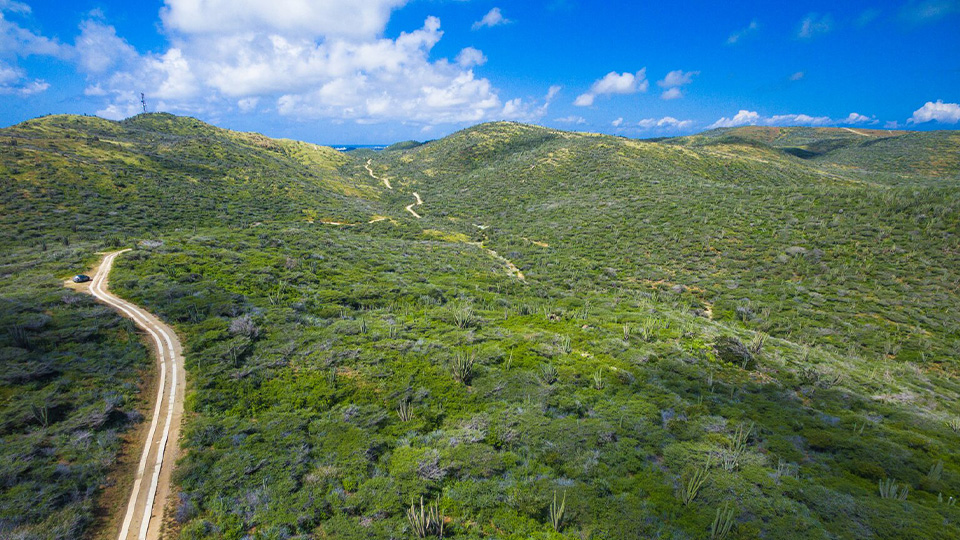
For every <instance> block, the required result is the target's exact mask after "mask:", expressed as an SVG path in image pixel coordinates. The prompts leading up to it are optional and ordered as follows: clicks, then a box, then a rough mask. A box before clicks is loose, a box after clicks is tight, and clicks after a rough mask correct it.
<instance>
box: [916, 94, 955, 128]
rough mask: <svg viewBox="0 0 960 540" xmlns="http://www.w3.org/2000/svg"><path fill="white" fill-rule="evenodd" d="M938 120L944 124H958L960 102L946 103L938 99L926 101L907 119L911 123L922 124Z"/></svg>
mask: <svg viewBox="0 0 960 540" xmlns="http://www.w3.org/2000/svg"><path fill="white" fill-rule="evenodd" d="M931 121H936V122H940V123H942V124H956V123H957V122H960V104H957V103H944V102H943V100H940V99H938V100H937V102H936V103H934V102H932V101H928V102H926V103H925V104H924V105H923V107H920V108H919V109H917V110H915V111H913V116H912V117H910V119H909V120H907V122H908V123H910V124H922V123H924V122H931Z"/></svg>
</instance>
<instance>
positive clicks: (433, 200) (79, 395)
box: [0, 114, 960, 540]
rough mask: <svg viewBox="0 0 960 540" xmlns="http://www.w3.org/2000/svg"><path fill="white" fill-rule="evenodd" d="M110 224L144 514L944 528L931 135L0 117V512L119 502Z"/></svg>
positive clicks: (195, 519)
mask: <svg viewBox="0 0 960 540" xmlns="http://www.w3.org/2000/svg"><path fill="white" fill-rule="evenodd" d="M128 249H129V251H124V252H123V253H122V254H119V255H116V256H115V258H113V257H114V256H113V255H111V256H109V257H110V261H111V262H112V268H111V270H110V273H109V278H110V279H109V292H110V293H111V294H112V295H115V296H116V297H117V298H118V299H122V300H117V302H116V303H117V304H122V305H124V306H127V307H128V309H133V308H134V306H137V308H136V309H140V310H143V312H144V313H147V312H148V313H150V314H153V315H155V316H156V317H157V324H162V325H163V326H164V327H167V326H169V328H171V329H172V330H173V331H175V333H176V336H178V337H179V342H180V343H181V344H182V349H183V356H182V366H181V367H182V369H183V375H185V377H186V381H185V383H186V386H185V389H184V393H183V399H182V401H181V400H177V401H176V403H182V406H183V416H182V423H180V422H177V425H178V427H179V430H180V432H179V435H176V432H174V438H175V441H174V443H175V444H173V443H172V444H173V448H175V449H176V450H177V456H176V457H178V458H179V459H178V460H177V461H176V463H175V466H174V465H173V464H172V461H173V459H172V458H170V459H169V460H167V458H164V459H162V460H160V459H153V460H151V462H157V463H163V464H164V467H162V470H163V471H164V474H169V479H170V484H169V488H170V489H169V494H168V496H164V495H162V493H163V490H161V491H159V492H158V493H161V495H160V496H159V497H158V502H157V505H158V506H157V508H158V509H160V510H162V519H158V520H157V521H154V525H151V526H150V529H151V532H150V533H149V534H150V536H149V537H150V538H161V537H162V538H182V539H199V538H218V539H244V538H251V539H254V538H256V539H261V538H262V539H291V538H384V539H386V538H391V539H392V538H439V537H444V538H503V539H526V538H543V539H548V538H557V539H559V538H596V539H620V538H677V539H688V538H690V539H692V538H710V539H714V540H718V539H723V538H731V539H732V538H745V539H760V538H805V539H806V538H810V539H834V538H858V539H859V538H878V539H880V538H882V539H914V538H957V537H960V509H958V508H957V505H956V498H957V497H960V453H958V452H957V451H956V448H957V446H958V443H960V404H958V395H960V380H958V368H960V365H958V361H960V315H958V314H960V132H956V131H931V132H911V131H881V130H867V129H843V128H804V127H791V128H777V127H741V128H729V129H717V130H712V131H707V132H704V133H701V134H697V135H692V136H687V137H676V138H663V139H648V140H634V139H627V138H621V137H613V136H606V135H597V134H590V133H575V132H564V131H558V130H553V129H548V128H543V127H538V126H530V125H524V124H517V123H508V122H496V123H488V124H481V125H478V126H475V127H472V128H469V129H466V130H463V131H460V132H457V133H455V134H452V135H450V136H448V137H445V138H442V139H439V140H435V141H430V142H427V143H419V142H403V143H399V144H396V145H394V146H391V147H388V148H386V149H385V150H383V151H380V152H375V151H372V150H364V149H360V150H354V151H351V152H346V153H341V152H338V151H336V150H333V149H331V148H327V147H323V146H317V145H314V144H310V143H304V142H299V141H293V140H285V139H271V138H268V137H265V136H262V135H259V134H254V133H241V132H235V131H230V130H224V129H220V128H217V127H214V126H211V125H209V124H206V123H203V122H201V121H199V120H196V119H193V118H187V117H177V116H173V115H169V114H142V115H138V116H135V117H132V118H129V119H127V120H124V121H121V122H114V121H108V120H103V119H100V118H95V117H85V116H68V115H57V116H46V117H42V118H38V119H35V120H31V121H28V122H24V123H22V124H18V125H15V126H12V127H10V128H6V129H0V254H2V256H0V260H2V262H0V278H2V279H0V325H2V327H3V329H2V331H0V537H2V538H11V539H23V540H26V539H46V538H64V539H66V538H96V539H100V538H117V537H118V534H120V531H121V528H122V526H123V525H122V521H123V518H124V512H126V510H127V502H128V499H129V498H130V494H131V490H135V489H136V488H135V487H134V484H135V481H134V477H133V473H134V471H135V470H136V469H137V463H138V460H140V459H141V450H142V449H143V446H144V441H145V440H148V441H149V440H152V439H150V438H149V437H147V436H146V435H144V434H145V433H146V432H147V430H148V426H150V425H151V419H152V418H153V416H154V413H155V412H156V411H155V409H154V407H155V402H156V401H157V392H158V388H159V391H160V392H163V389H164V388H168V390H167V392H170V394H163V395H173V391H172V390H169V388H170V387H169V386H164V383H163V382H161V381H158V380H157V379H158V378H159V376H160V375H159V373H160V372H159V371H158V370H157V366H158V361H157V359H156V358H155V356H154V353H155V351H154V348H155V346H153V345H151V343H152V342H151V341H150V340H149V334H145V333H143V331H142V330H141V329H140V327H138V326H137V324H136V323H135V322H134V320H131V319H130V318H124V317H123V316H122V315H121V313H119V312H118V311H115V310H114V309H113V308H111V306H110V305H108V304H104V303H99V302H98V301H97V298H95V297H94V296H91V295H88V294H85V293H84V292H83V291H77V290H72V289H69V288H65V287H63V282H64V281H65V280H68V279H69V278H71V277H72V276H73V275H75V274H78V273H84V272H88V271H89V269H90V268H93V267H95V266H96V265H97V264H99V263H100V260H101V259H102V258H103V255H102V254H103V253H108V252H109V253H114V252H118V251H122V250H128ZM98 283H100V281H99V280H95V281H94V287H96V286H97V284H98ZM103 298H106V296H105V295H103V296H101V299H103ZM144 317H146V316H144ZM157 328H160V326H157ZM161 350H162V349H161ZM171 358H172V357H171ZM173 365H174V364H169V366H170V367H171V368H172V366H173ZM170 373H171V375H169V376H170V377H171V378H173V375H172V373H174V372H173V371H171V372H170ZM182 382H183V381H182V379H181V383H182ZM170 403H174V402H173V401H171V402H170ZM161 429H162V428H161ZM147 446H150V445H149V444H148V445H147ZM151 455H153V454H151ZM144 456H145V457H146V454H144ZM168 461H169V462H170V463H168ZM161 483H162V482H161ZM136 528H137V527H132V528H131V529H136ZM145 529H146V528H145ZM130 534H131V535H132V536H131V537H139V536H137V534H139V531H134V532H131V533H130Z"/></svg>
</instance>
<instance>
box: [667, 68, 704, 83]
mask: <svg viewBox="0 0 960 540" xmlns="http://www.w3.org/2000/svg"><path fill="white" fill-rule="evenodd" d="M699 74H700V72H699V71H687V72H684V71H683V70H682V69H678V70H674V71H671V72H670V73H667V76H666V77H664V78H663V80H662V81H657V84H658V85H660V87H661V88H673V87H675V86H683V85H686V84H690V83H692V82H693V77H694V76H696V75H699Z"/></svg>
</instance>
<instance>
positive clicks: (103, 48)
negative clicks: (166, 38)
mask: <svg viewBox="0 0 960 540" xmlns="http://www.w3.org/2000/svg"><path fill="white" fill-rule="evenodd" d="M74 53H75V56H76V59H77V61H78V62H79V63H80V68H81V69H83V70H84V71H86V72H87V73H92V74H100V73H104V72H106V71H107V70H108V69H111V68H114V67H117V66H121V67H125V66H127V65H130V64H131V63H133V62H136V61H137V59H138V57H139V55H138V54H137V51H136V49H134V48H133V47H132V46H130V44H129V43H127V42H126V40H124V39H122V38H120V37H119V36H117V31H116V29H114V27H112V26H109V25H107V24H104V23H103V22H101V21H99V20H94V19H90V20H86V21H83V22H82V23H80V35H79V36H77V39H76V41H75V43H74Z"/></svg>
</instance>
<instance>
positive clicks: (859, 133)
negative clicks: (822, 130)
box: [843, 127, 870, 137]
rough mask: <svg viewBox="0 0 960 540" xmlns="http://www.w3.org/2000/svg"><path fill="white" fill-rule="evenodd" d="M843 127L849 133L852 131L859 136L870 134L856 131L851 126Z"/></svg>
mask: <svg viewBox="0 0 960 540" xmlns="http://www.w3.org/2000/svg"><path fill="white" fill-rule="evenodd" d="M843 129H845V130H847V131H849V132H850V133H854V134H856V135H859V136H861V137H869V136H870V135H867V134H866V133H861V132H859V131H857V130H855V129H853V128H848V127H845V128H843Z"/></svg>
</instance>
